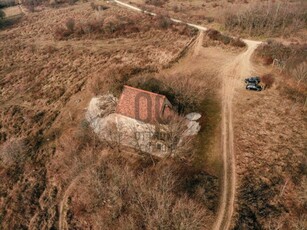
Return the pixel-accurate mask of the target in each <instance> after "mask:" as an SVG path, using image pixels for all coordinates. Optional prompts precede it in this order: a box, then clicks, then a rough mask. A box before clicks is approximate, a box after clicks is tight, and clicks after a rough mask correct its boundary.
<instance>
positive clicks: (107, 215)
mask: <svg viewBox="0 0 307 230" xmlns="http://www.w3.org/2000/svg"><path fill="white" fill-rule="evenodd" d="M108 7H109V8H108V9H107V10H105V11H96V10H94V9H93V8H92V7H91V4H90V3H84V4H77V5H74V6H66V5H64V6H62V7H60V8H56V9H53V8H48V7H46V8H42V9H41V10H40V11H37V12H34V13H29V14H27V15H25V16H24V17H23V18H22V20H21V21H19V22H17V23H15V24H13V25H10V26H8V27H5V28H3V29H1V31H0V40H1V42H0V86H1V87H0V94H1V97H0V143H1V145H0V151H1V161H0V162H1V163H0V174H1V178H2V179H1V185H0V194H1V198H0V223H1V227H3V228H4V229H12V228H13V229H50V228H51V229H58V228H60V229H66V228H68V227H69V228H77V229H84V228H86V227H92V228H95V229H101V228H102V226H103V228H104V229H114V228H115V227H117V228H118V229H128V228H140V226H142V227H143V226H145V227H146V228H148V229H151V228H153V226H161V227H165V228H169V227H172V228H173V227H175V226H176V225H177V224H179V223H181V225H182V226H186V228H190V229H203V227H204V226H210V225H212V222H213V221H214V219H213V215H214V211H215V210H216V207H217V198H218V194H217V193H218V179H217V177H216V176H212V175H210V174H208V173H207V172H205V171H204V170H196V169H193V168H191V167H190V166H189V165H186V164H184V163H181V162H180V161H178V162H177V161H174V162H169V163H167V161H166V162H165V161H162V162H160V161H156V160H155V159H151V158H148V157H142V158H138V157H135V156H134V155H131V154H130V153H129V152H128V153H126V154H122V153H123V151H126V150H121V153H120V154H119V155H118V153H117V154H116V152H118V151H116V150H115V149H112V148H111V147H110V146H107V145H106V143H101V142H100V141H98V140H97V137H96V136H95V135H93V133H92V131H91V130H89V128H88V124H87V123H86V122H84V114H85V108H86V106H87V105H88V103H89V101H90V99H91V97H93V96H94V95H96V94H97V93H98V94H99V93H102V94H103V93H107V91H108V90H110V89H111V88H112V87H113V86H115V85H113V83H114V84H120V86H122V85H123V84H125V81H127V80H128V79H129V78H131V77H134V76H141V75H144V74H154V73H156V72H157V71H159V70H163V69H165V68H166V67H167V66H172V65H173V61H174V60H178V58H180V56H181V55H182V51H183V50H184V49H185V47H186V46H187V45H188V44H190V42H191V41H192V40H193V39H194V38H195V31H193V30H190V29H187V28H186V27H185V26H180V25H168V26H167V27H161V26H160V21H159V19H157V18H151V17H149V16H145V15H141V14H137V13H134V12H130V11H127V10H125V9H122V8H120V7H117V6H116V5H108ZM63 15H65V17H63ZM69 19H73V20H74V24H75V26H76V27H75V28H76V29H75V30H73V32H72V31H70V33H69V34H68V35H67V34H65V36H61V37H57V33H58V31H59V30H60V31H62V32H63V31H64V33H66V32H67V31H68V30H69V29H70V28H71V27H69V25H68V21H69ZM107 21H109V22H110V23H109V24H108V23H107ZM121 21H124V22H125V23H124V24H122V23H121ZM95 23H96V24H95ZM99 23H102V24H99ZM116 23H117V24H116ZM153 25H155V26H153ZM110 26H112V27H110ZM98 27H99V28H98ZM59 28H60V29H59ZM77 28H78V29H80V30H78V31H79V32H80V31H81V30H82V33H79V32H76V31H77ZM110 28H111V29H112V30H111V31H110V30H109V29H110ZM117 77H119V78H117ZM115 80H119V83H117V82H116V81H115ZM100 86H101V87H100ZM110 153H111V154H110ZM109 155H110V156H109ZM107 156H109V157H108V158H106V157H107ZM170 164H171V166H172V167H170ZM170 168H171V169H170ZM122 169H124V170H122ZM104 175H105V176H106V177H104ZM179 175H182V176H179ZM157 178H160V179H159V180H157ZM164 178H165V180H164ZM131 180H134V182H132V181H131ZM128 181H131V183H132V184H127V182H128ZM165 183H166V184H165ZM105 189H107V190H105ZM161 189H162V190H161ZM164 189H165V190H164ZM154 191H155V192H154ZM85 194H87V195H85ZM102 194H104V196H103V197H102V196H101V195H102ZM161 201H162V202H161ZM145 207H148V209H145V210H144V208H145ZM165 208H167V209H168V212H165V210H164V209H165ZM190 208H193V209H194V212H192V213H191V214H188V215H187V209H189V210H190ZM97 216H100V217H101V216H104V218H103V220H104V221H100V219H101V218H97ZM157 216H159V217H161V218H156V217H157ZM155 218H156V219H155ZM170 219H172V221H171V222H170V221H168V220H170ZM196 220H197V221H196ZM191 222H193V223H194V224H191Z"/></svg>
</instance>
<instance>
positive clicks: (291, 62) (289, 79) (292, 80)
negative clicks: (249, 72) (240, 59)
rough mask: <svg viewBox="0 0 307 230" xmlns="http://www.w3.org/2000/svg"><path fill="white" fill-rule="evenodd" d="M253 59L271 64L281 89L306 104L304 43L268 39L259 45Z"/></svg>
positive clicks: (305, 53) (290, 96)
mask: <svg viewBox="0 0 307 230" xmlns="http://www.w3.org/2000/svg"><path fill="white" fill-rule="evenodd" d="M254 58H255V60H257V61H259V62H261V63H262V64H264V65H270V64H273V65H274V66H275V68H276V69H278V70H279V74H278V75H279V76H280V77H281V79H280V80H282V84H281V85H280V88H281V91H282V92H284V94H286V95H287V96H288V97H289V98H290V99H292V100H294V101H295V102H299V103H300V104H304V103H305V105H306V100H307V62H306V60H307V50H306V44H303V45H300V44H290V45H283V44H282V43H279V42H276V41H273V40H269V41H268V42H266V43H264V44H263V45H261V46H259V47H258V48H257V50H256V52H255V55H254Z"/></svg>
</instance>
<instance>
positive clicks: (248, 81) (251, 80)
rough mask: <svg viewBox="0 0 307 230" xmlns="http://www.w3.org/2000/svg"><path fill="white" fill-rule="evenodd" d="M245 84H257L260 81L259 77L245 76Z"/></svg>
mask: <svg viewBox="0 0 307 230" xmlns="http://www.w3.org/2000/svg"><path fill="white" fill-rule="evenodd" d="M244 81H245V83H246V84H256V85H257V84H259V83H260V77H250V78H246V79H245V80H244Z"/></svg>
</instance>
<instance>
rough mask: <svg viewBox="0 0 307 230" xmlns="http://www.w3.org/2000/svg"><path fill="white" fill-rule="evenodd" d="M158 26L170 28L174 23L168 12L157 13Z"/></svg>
mask: <svg viewBox="0 0 307 230" xmlns="http://www.w3.org/2000/svg"><path fill="white" fill-rule="evenodd" d="M157 20H158V26H159V28H161V29H168V28H169V27H170V26H171V25H172V21H171V20H170V18H169V17H168V15H166V14H158V15H157Z"/></svg>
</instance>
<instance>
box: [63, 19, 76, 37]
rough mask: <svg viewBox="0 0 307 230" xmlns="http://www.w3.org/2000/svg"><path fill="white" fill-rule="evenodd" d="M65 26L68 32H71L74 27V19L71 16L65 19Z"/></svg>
mask: <svg viewBox="0 0 307 230" xmlns="http://www.w3.org/2000/svg"><path fill="white" fill-rule="evenodd" d="M65 26H66V28H67V30H68V31H69V32H71V33H73V31H74V29H75V20H74V19H73V18H69V19H67V20H66V22H65Z"/></svg>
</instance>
